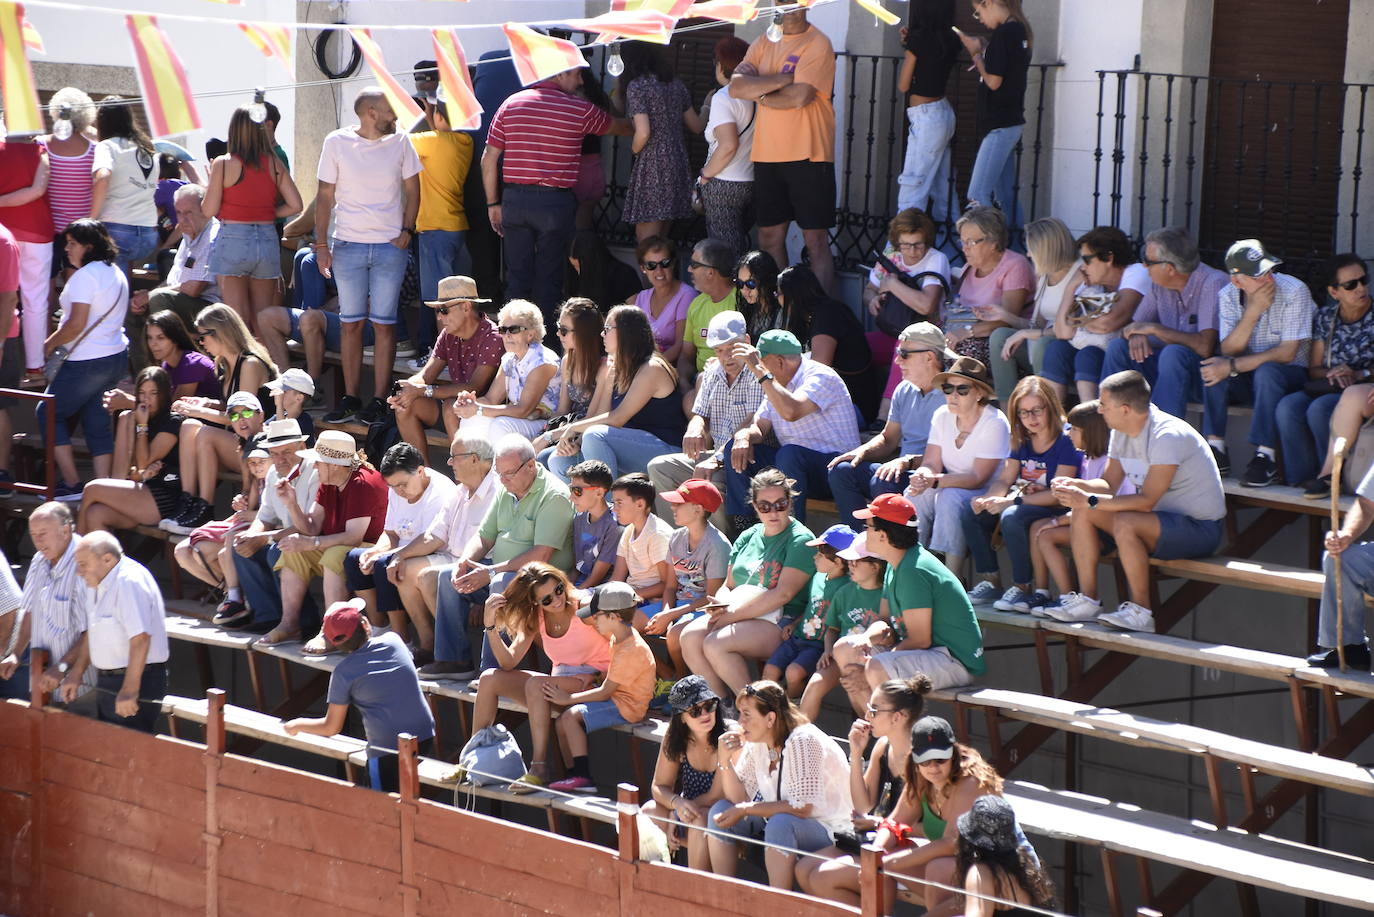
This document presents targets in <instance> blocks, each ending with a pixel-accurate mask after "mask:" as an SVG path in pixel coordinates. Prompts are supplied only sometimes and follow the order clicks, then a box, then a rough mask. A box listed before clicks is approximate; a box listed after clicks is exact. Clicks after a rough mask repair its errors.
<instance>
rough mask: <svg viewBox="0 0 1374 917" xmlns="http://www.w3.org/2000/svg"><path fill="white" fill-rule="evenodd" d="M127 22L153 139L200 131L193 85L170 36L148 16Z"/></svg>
mask: <svg viewBox="0 0 1374 917" xmlns="http://www.w3.org/2000/svg"><path fill="white" fill-rule="evenodd" d="M124 21H125V23H127V24H128V27H129V39H130V40H131V41H132V42H133V45H134V64H135V68H136V69H137V71H138V86H139V89H141V90H142V92H143V110H144V111H145V112H147V114H148V127H149V128H150V129H151V131H152V134H153V136H154V137H166V136H167V135H168V134H185V133H188V132H190V131H194V130H199V129H200V115H199V114H198V113H197V112H196V103H195V100H194V99H193V98H191V83H190V81H188V80H187V79H186V70H185V69H184V68H183V67H182V66H181V60H180V59H179V58H178V57H177V55H176V52H175V51H173V50H172V45H171V43H170V42H169V41H167V36H166V34H165V33H164V32H163V31H162V30H161V29H159V28H158V27H157V18H156V17H154V16H149V15H147V14H146V13H131V14H130V15H128V16H125V17H124Z"/></svg>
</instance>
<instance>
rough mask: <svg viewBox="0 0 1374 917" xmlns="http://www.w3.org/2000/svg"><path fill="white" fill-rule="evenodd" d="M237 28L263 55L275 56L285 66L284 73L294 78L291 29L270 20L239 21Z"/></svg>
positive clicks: (294, 66) (294, 68)
mask: <svg viewBox="0 0 1374 917" xmlns="http://www.w3.org/2000/svg"><path fill="white" fill-rule="evenodd" d="M239 29H240V30H242V32H243V34H244V35H247V36H248V40H249V41H251V42H252V43H253V47H255V48H257V49H258V50H259V51H261V52H262V56H263V57H275V58H276V59H277V60H278V61H280V62H281V65H282V67H284V68H286V75H287V76H288V77H290V78H291V79H293V80H294V79H295V78H296V65H295V63H294V62H293V61H292V54H291V30H290V29H288V28H287V27H286V26H284V25H277V24H276V23H272V22H240V23H239Z"/></svg>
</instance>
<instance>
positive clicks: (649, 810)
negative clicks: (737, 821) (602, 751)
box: [640, 675, 729, 872]
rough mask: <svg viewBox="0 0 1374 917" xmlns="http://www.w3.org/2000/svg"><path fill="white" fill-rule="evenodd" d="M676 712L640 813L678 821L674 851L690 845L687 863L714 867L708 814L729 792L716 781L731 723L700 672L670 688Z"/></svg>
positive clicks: (672, 833)
mask: <svg viewBox="0 0 1374 917" xmlns="http://www.w3.org/2000/svg"><path fill="white" fill-rule="evenodd" d="M668 706H670V707H672V708H673V716H672V718H671V719H669V720H668V731H667V733H665V734H664V737H663V744H662V745H660V746H659V747H658V763H657V764H655V765H654V783H653V787H652V788H651V792H652V793H653V797H654V798H653V801H652V802H650V803H648V804H646V805H645V806H644V807H643V808H642V809H641V810H640V811H641V812H642V813H643V814H645V815H647V816H649V817H650V818H653V819H668V820H669V821H672V822H675V823H676V824H674V825H672V826H670V827H669V828H667V829H666V833H667V835H668V849H669V850H671V851H672V852H673V853H676V852H677V851H678V850H680V849H682V848H683V847H684V846H685V847H686V848H687V865H688V866H690V867H691V868H692V869H702V870H706V871H708V872H709V871H710V869H711V856H710V853H709V851H708V850H707V847H706V831H705V828H706V814H707V813H708V812H710V811H711V806H713V805H715V803H716V801H717V800H719V799H720V798H721V797H722V795H723V792H724V791H723V790H722V786H723V784H724V781H723V780H717V779H716V765H718V764H719V763H720V737H721V735H723V734H724V732H725V729H726V727H727V724H729V721H728V720H726V718H725V716H724V714H723V712H722V710H721V708H720V698H719V697H717V696H716V693H715V692H714V691H712V690H711V688H710V687H709V686H708V685H707V684H706V679H704V678H702V677H701V676H700V675H688V676H687V677H686V678H684V679H682V680H681V681H679V682H678V683H677V684H675V685H673V689H672V691H670V692H668Z"/></svg>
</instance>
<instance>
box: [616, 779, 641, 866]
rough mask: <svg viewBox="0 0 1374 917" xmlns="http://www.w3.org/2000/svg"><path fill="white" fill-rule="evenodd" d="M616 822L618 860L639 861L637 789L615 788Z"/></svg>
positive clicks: (620, 786)
mask: <svg viewBox="0 0 1374 917" xmlns="http://www.w3.org/2000/svg"><path fill="white" fill-rule="evenodd" d="M615 799H616V820H617V822H618V824H617V828H618V830H619V832H620V859H621V861H622V862H624V863H637V862H638V861H639V821H638V815H639V787H637V786H635V785H634V784H632V783H620V784H617V785H616V788H615Z"/></svg>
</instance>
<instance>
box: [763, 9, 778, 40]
mask: <svg viewBox="0 0 1374 917" xmlns="http://www.w3.org/2000/svg"><path fill="white" fill-rule="evenodd" d="M764 34H766V35H767V36H768V40H769V41H782V12H781V11H779V12H776V13H774V14H773V21H772V22H771V23H769V25H768V31H767V32H765V33H764Z"/></svg>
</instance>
